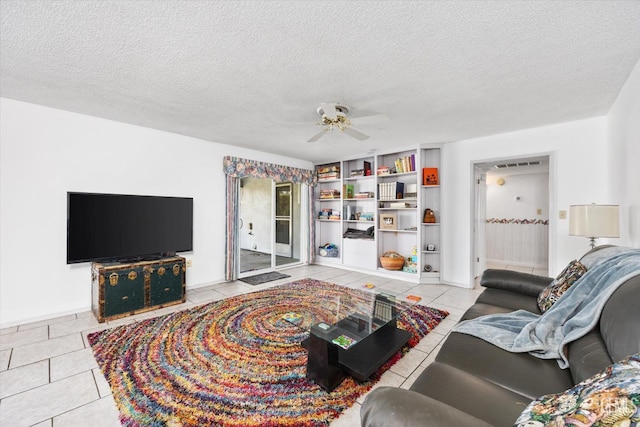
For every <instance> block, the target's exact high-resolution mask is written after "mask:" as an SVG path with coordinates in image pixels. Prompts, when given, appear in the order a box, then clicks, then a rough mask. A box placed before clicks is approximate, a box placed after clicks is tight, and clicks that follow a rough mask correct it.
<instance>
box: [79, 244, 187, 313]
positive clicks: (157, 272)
mask: <svg viewBox="0 0 640 427" xmlns="http://www.w3.org/2000/svg"><path fill="white" fill-rule="evenodd" d="M186 265H187V263H186V259H185V258H183V257H175V256H174V257H165V258H158V259H154V260H138V261H132V262H124V263H98V262H94V263H92V264H91V299H92V302H91V308H92V310H93V313H94V314H95V316H96V318H97V319H98V322H100V323H102V322H105V321H108V320H115V319H119V318H121V317H126V316H131V315H133V314H138V313H143V312H145V311H150V310H155V309H158V308H162V307H167V306H170V305H175V304H180V303H183V302H185V301H186V280H185V274H186Z"/></svg>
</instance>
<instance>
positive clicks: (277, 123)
mask: <svg viewBox="0 0 640 427" xmlns="http://www.w3.org/2000/svg"><path fill="white" fill-rule="evenodd" d="M0 7H1V15H0V17H1V25H0V33H1V51H0V55H1V56H0V70H1V80H0V95H1V96H3V97H7V98H12V99H17V100H21V101H26V102H32V103H36V104H42V105H47V106H51V107H55V108H60V109H64V110H69V111H75V112H79V113H84V114H88V115H92V116H98V117H104V118H107V119H112V120H117V121H121V122H126V123H132V124H136V125H141V126H146V127H151V128H156V129H161V130H165V131H169V132H174V133H178V134H183V135H189V136H194V137H198V138H202V139H205V140H209V141H214V142H220V143H225V144H232V145H237V146H242V147H250V148H254V149H257V150H261V151H267V152H272V153H276V154H284V155H288V156H292V157H296V158H300V159H307V160H311V161H322V160H327V159H335V158H336V157H348V156H351V155H358V154H362V153H363V152H366V151H368V150H370V149H379V150H380V149H386V148H388V147H393V146H396V147H400V146H406V145H411V144H416V143H425V142H447V141H453V140H459V139H463V138H470V137H476V136H482V135H489V134H495V133H500V132H506V131H511V130H517V129H523V128H529V127H535V126H541V125H546V124H552V123H558V122H564V121H570V120H575V119H581V118H587V117H593V116H597V115H603V114H606V113H607V112H608V110H609V108H610V106H611V104H612V103H613V101H614V100H615V98H616V96H617V94H618V92H619V90H620V88H621V87H622V85H623V84H624V82H625V81H626V79H627V77H628V75H629V73H630V71H631V69H632V68H633V66H634V65H635V64H636V63H637V62H638V59H639V58H640V1H575V2H574V1H556V0H553V1H544V0H540V1H477V2H475V1H446V2H445V1H420V2H410V1H373V2H367V1H359V2H355V1H350V2H347V1H326V0H325V1H304V2H302V1H300V2H293V1H286V2H277V1H250V2H244V1H243V2H240V1H228V2H226V1H159V0H157V1H89V0H87V1H75V0H69V1H64V0H63V1H49V0H47V1H11V0H2V2H0ZM321 102H343V103H346V104H348V105H350V106H351V108H352V113H351V116H352V117H357V116H368V115H374V114H384V115H385V118H386V120H379V121H378V120H369V121H360V124H359V125H357V126H355V128H356V129H357V130H359V131H361V132H363V133H366V134H368V135H370V137H371V138H370V139H368V140H366V141H358V140H355V139H353V138H350V137H348V136H347V135H343V134H340V133H339V131H333V132H331V134H329V135H327V136H325V137H323V138H321V139H320V140H319V141H318V142H316V143H306V142H305V141H306V140H307V139H308V138H309V137H311V136H312V135H314V134H315V133H317V132H318V131H319V130H320V128H319V126H317V125H315V123H316V122H317V120H318V116H317V114H316V108H317V107H318V105H319V103H321ZM354 123H356V124H357V123H358V121H357V120H354Z"/></svg>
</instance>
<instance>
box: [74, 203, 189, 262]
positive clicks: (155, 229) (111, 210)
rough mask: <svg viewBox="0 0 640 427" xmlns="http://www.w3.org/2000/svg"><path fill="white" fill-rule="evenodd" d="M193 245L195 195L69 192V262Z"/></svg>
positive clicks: (135, 256) (134, 256)
mask: <svg viewBox="0 0 640 427" xmlns="http://www.w3.org/2000/svg"><path fill="white" fill-rule="evenodd" d="M191 250H193V198H187V197H158V196H134V195H124V194H97V193H73V192H68V193H67V264H73V263H79V262H88V261H131V260H143V259H150V258H157V257H161V256H165V255H173V254H175V253H176V252H188V251H191Z"/></svg>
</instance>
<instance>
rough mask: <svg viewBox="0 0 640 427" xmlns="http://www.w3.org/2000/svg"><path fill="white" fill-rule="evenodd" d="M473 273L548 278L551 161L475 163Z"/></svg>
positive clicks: (545, 158)
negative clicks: (490, 271)
mask: <svg viewBox="0 0 640 427" xmlns="http://www.w3.org/2000/svg"><path fill="white" fill-rule="evenodd" d="M473 168H474V192H473V194H474V199H475V203H474V213H473V218H474V227H473V229H474V233H473V238H474V242H473V245H472V247H473V248H474V254H473V258H474V259H473V265H474V268H473V273H474V279H475V280H477V279H478V277H480V275H481V274H482V272H483V271H484V270H485V269H487V268H498V269H508V270H515V271H521V272H526V273H532V274H539V275H548V271H549V219H550V215H549V212H550V211H551V209H550V208H551V206H550V204H551V199H550V180H549V155H542V156H537V157H529V158H518V159H508V160H504V159H500V160H493V161H485V162H482V163H475V164H474V165H473Z"/></svg>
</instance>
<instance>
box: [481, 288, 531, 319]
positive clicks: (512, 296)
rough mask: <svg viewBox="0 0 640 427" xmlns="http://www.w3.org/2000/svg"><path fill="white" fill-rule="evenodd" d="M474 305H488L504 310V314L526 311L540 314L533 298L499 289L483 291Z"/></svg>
mask: <svg viewBox="0 0 640 427" xmlns="http://www.w3.org/2000/svg"><path fill="white" fill-rule="evenodd" d="M476 303H480V304H490V305H495V306H498V307H502V308H505V310H504V312H505V313H506V312H510V311H515V310H527V311H529V312H531V313H536V314H540V310H539V309H538V302H537V300H536V298H535V297H532V296H528V295H523V294H520V293H517V292H511V291H505V290H501V289H490V288H487V289H485V290H484V292H482V293H481V294H480V296H479V297H478V299H477V300H476ZM495 312H498V311H495ZM486 314H493V313H486Z"/></svg>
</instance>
